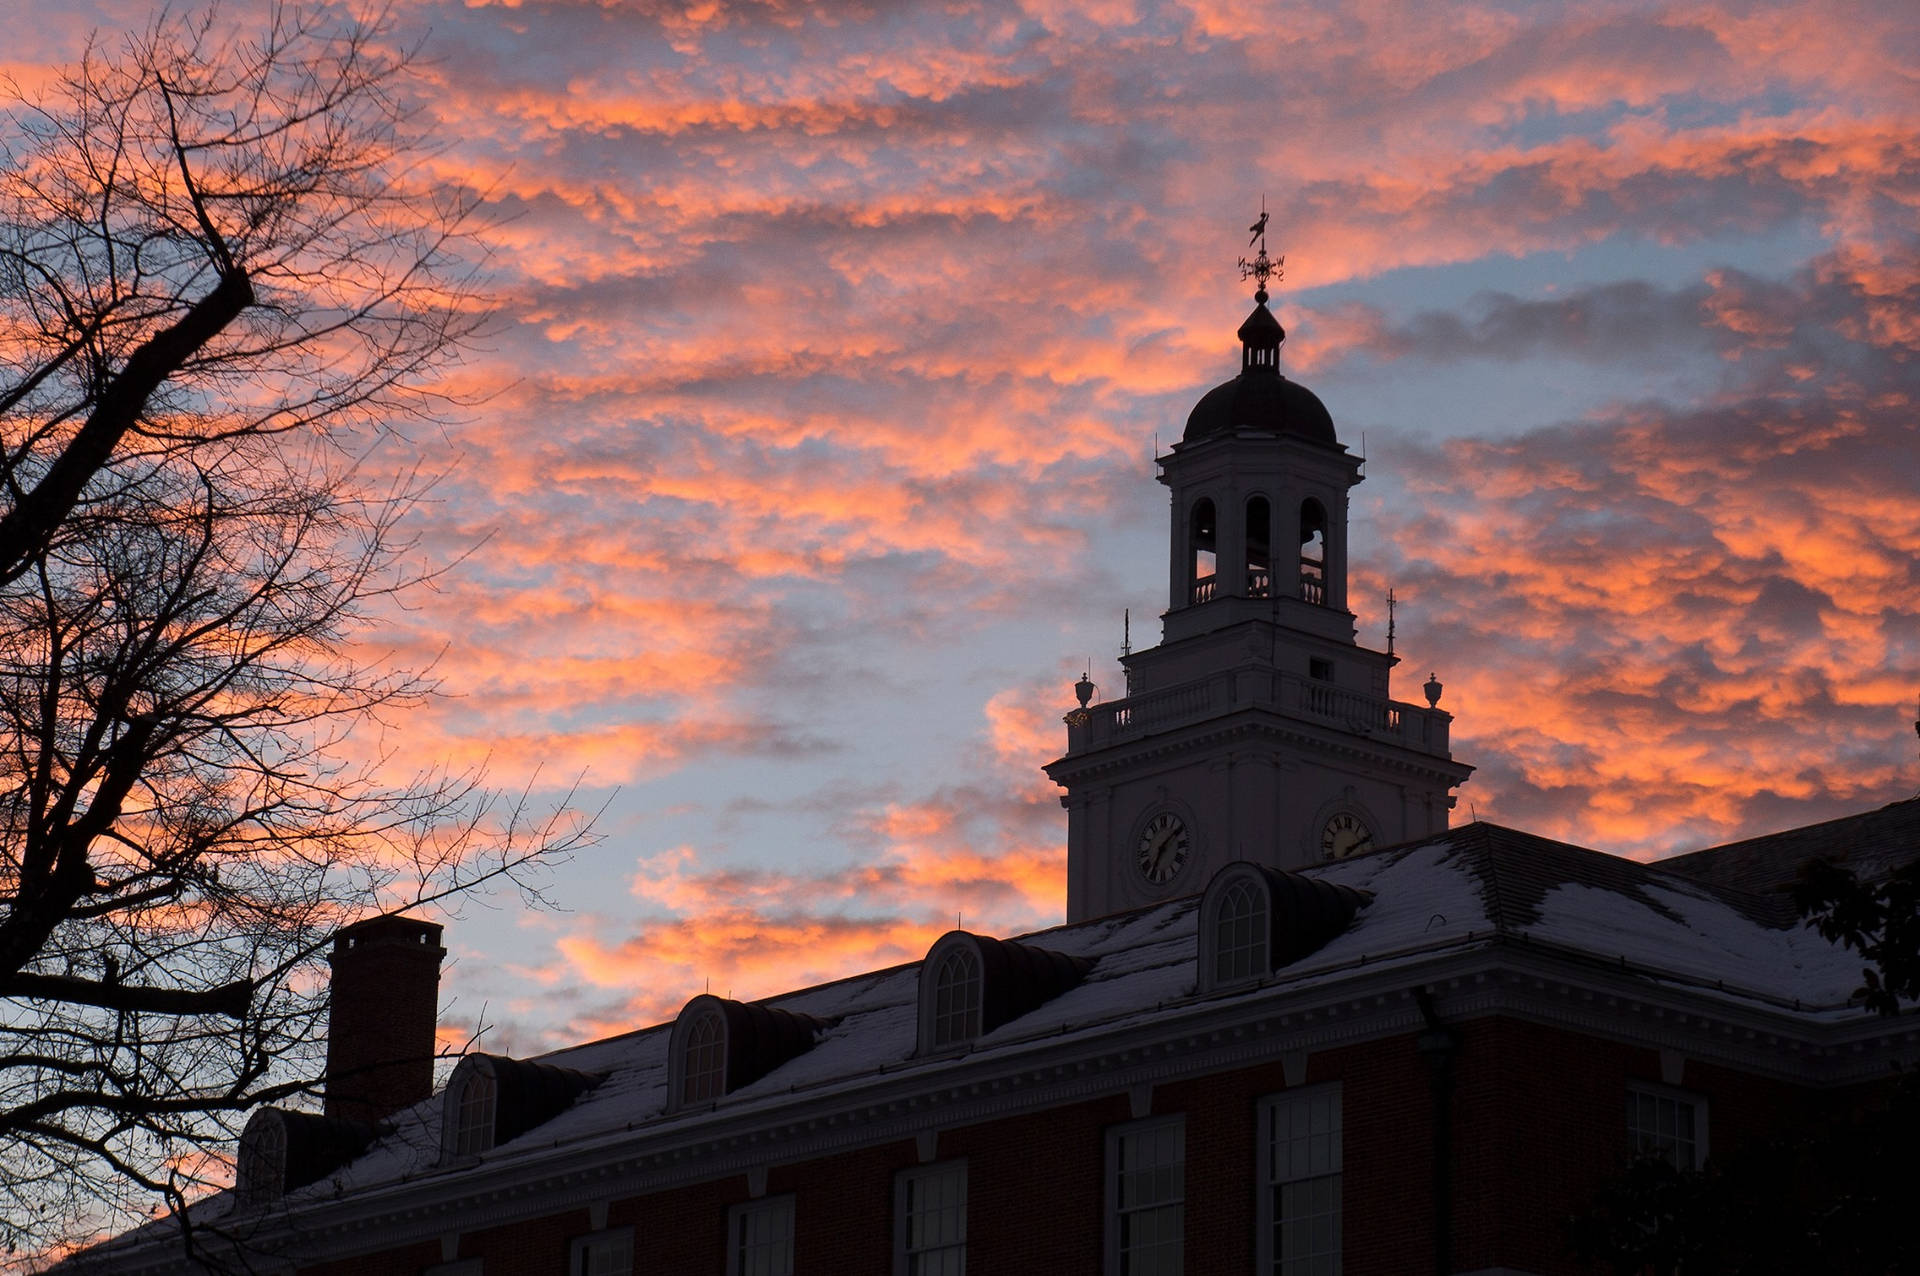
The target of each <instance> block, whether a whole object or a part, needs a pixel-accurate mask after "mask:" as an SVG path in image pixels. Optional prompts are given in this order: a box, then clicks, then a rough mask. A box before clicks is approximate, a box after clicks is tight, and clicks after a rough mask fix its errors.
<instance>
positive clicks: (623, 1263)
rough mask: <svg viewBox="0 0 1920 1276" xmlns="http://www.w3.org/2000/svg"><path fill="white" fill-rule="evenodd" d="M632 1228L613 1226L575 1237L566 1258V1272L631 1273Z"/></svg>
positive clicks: (575, 1275) (583, 1275)
mask: <svg viewBox="0 0 1920 1276" xmlns="http://www.w3.org/2000/svg"><path fill="white" fill-rule="evenodd" d="M632 1272H633V1229H632V1228H631V1227H616V1228H612V1229H610V1230H608V1231H604V1232H595V1233H594V1234H593V1235H591V1236H580V1237H576V1238H575V1239H574V1242H573V1252H572V1253H571V1254H570V1255H569V1256H568V1259H567V1273H568V1276H632Z"/></svg>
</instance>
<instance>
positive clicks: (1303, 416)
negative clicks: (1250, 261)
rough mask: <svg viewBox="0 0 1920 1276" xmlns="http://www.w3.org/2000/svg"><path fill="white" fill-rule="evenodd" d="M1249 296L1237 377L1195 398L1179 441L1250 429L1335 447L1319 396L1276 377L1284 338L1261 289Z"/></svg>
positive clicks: (1337, 442)
mask: <svg viewBox="0 0 1920 1276" xmlns="http://www.w3.org/2000/svg"><path fill="white" fill-rule="evenodd" d="M1262 251H1264V250H1262ZM1253 296H1254V306H1253V313H1252V314H1250V315H1248V316H1247V319H1246V322H1245V323H1243V324H1241V325H1240V332H1239V337H1240V375H1239V376H1237V377H1235V378H1234V379H1233V380H1231V381H1227V382H1223V383H1222V384H1220V385H1217V386H1215V387H1214V388H1213V389H1211V390H1209V391H1207V392H1206V394H1204V395H1203V396H1201V399H1200V402H1199V403H1197V404H1195V405H1194V408H1193V411H1192V412H1191V413H1190V414H1189V415H1188V417H1187V429H1186V433H1185V434H1184V435H1182V436H1181V437H1182V440H1183V441H1184V442H1187V443H1198V442H1199V441H1200V440H1202V439H1210V438H1214V437H1217V436H1220V435H1230V434H1232V433H1234V432H1235V431H1237V430H1251V431H1254V432H1256V433H1260V434H1277V435H1291V436H1293V437H1295V438H1301V439H1306V440H1309V441H1311V442H1314V443H1324V444H1326V445H1327V446H1328V447H1339V446H1340V440H1339V439H1338V438H1337V437H1335V435H1334V432H1333V417H1332V415H1331V414H1330V413H1328V411H1327V407H1326V405H1325V404H1324V403H1322V402H1320V398H1319V396H1318V395H1316V394H1315V393H1314V392H1313V391H1311V390H1309V389H1307V387H1305V386H1303V385H1301V384H1299V383H1298V382H1294V381H1289V380H1287V379H1286V378H1285V377H1283V376H1281V375H1280V343H1281V342H1282V341H1285V340H1286V339H1287V330H1286V329H1285V328H1282V327H1281V326H1280V321H1279V320H1278V319H1276V318H1274V317H1273V312H1272V311H1271V310H1268V309H1267V290H1266V289H1265V288H1262V289H1260V291H1258V292H1256V293H1255V294H1254V295H1253Z"/></svg>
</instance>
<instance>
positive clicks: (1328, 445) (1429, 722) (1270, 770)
mask: <svg viewBox="0 0 1920 1276" xmlns="http://www.w3.org/2000/svg"><path fill="white" fill-rule="evenodd" d="M1264 221H1265V218H1264V216H1263V217H1262V223H1263V224H1264ZM1256 233H1257V232H1256ZM1243 266H1244V267H1245V269H1246V272H1247V273H1248V274H1250V275H1253V276H1255V277H1257V278H1258V280H1259V284H1260V287H1259V290H1258V291H1257V292H1255V293H1254V309H1253V313H1252V314H1250V315H1249V316H1247V320H1246V322H1245V323H1243V324H1241V325H1240V331H1239V337H1240V343H1241V348H1242V349H1241V357H1240V375H1239V376H1237V377H1235V378H1233V380H1231V381H1228V382H1226V383H1225V384H1223V385H1220V386H1216V387H1215V388H1214V389H1212V390H1210V391H1208V392H1207V393H1206V395H1205V396H1203V397H1202V398H1201V400H1200V402H1199V403H1198V404H1197V405H1196V406H1195V407H1194V409H1193V412H1192V414H1191V415H1189V416H1188V418H1187V427H1186V430H1185V432H1184V433H1183V435H1182V437H1181V439H1180V441H1179V442H1177V443H1175V444H1174V445H1173V446H1172V448H1171V449H1170V450H1169V453H1168V455H1166V456H1163V457H1160V458H1159V465H1160V475H1159V478H1160V481H1161V482H1162V483H1164V484H1166V485H1167V487H1168V488H1169V489H1170V491H1171V496H1172V515H1173V517H1172V525H1171V529H1170V532H1171V534H1170V536H1169V549H1170V551H1171V552H1170V556H1169V561H1168V596H1167V610H1166V612H1165V613H1164V614H1163V615H1162V617H1161V624H1162V632H1161V642H1160V645H1159V646H1157V647H1152V648H1148V649H1147V650H1144V651H1139V652H1134V653H1131V654H1129V655H1126V656H1123V657H1122V660H1121V663H1122V664H1123V665H1124V667H1125V668H1126V674H1127V694H1126V695H1125V696H1123V697H1121V698H1120V699H1118V700H1109V701H1104V702H1101V703H1098V704H1095V703H1090V701H1091V698H1092V697H1091V692H1092V690H1093V688H1092V685H1091V684H1090V683H1088V682H1085V681H1083V682H1082V683H1081V684H1080V687H1079V691H1080V694H1081V707H1080V708H1079V709H1076V710H1075V711H1074V712H1072V713H1070V714H1068V715H1067V752H1066V754H1065V756H1063V757H1061V758H1059V759H1058V760H1056V761H1054V762H1052V763H1049V764H1048V766H1047V768H1046V770H1047V774H1048V776H1050V777H1051V778H1052V779H1053V780H1054V782H1055V783H1057V784H1059V785H1060V786H1061V787H1062V788H1063V789H1065V790H1066V793H1065V795H1064V796H1063V797H1062V798H1061V799H1060V801H1061V804H1062V805H1063V806H1065V807H1066V808H1067V920H1068V921H1069V922H1077V921H1082V920H1085V919H1087V918H1090V917H1099V916H1103V915H1104V914H1107V913H1110V912H1115V911H1118V910H1120V909H1124V908H1133V907H1137V906H1139V905H1142V904H1149V903H1152V902H1154V901H1156V900H1160V899H1165V898H1169V897H1171V896H1175V895H1188V894H1192V893H1194V892H1197V891H1199V890H1202V889H1203V888H1204V887H1205V886H1206V884H1207V880H1208V879H1209V878H1210V877H1211V876H1212V875H1213V873H1214V872H1215V871H1216V870H1218V869H1219V868H1220V867H1221V866H1223V865H1225V864H1228V863H1230V862H1232V861H1234V860H1254V861H1258V862H1260V863H1264V864H1270V865H1273V866H1274V867H1276V868H1295V867H1299V866H1301V865H1304V864H1310V863H1314V862H1316V861H1319V860H1323V859H1329V858H1337V857H1341V856H1345V855H1352V854H1357V853H1359V852H1361V851H1365V850H1368V849H1371V848H1372V847H1375V846H1385V845H1388V844H1391V843H1394V842H1400V841H1405V840H1408V839H1410V838H1417V837H1424V836H1427V835H1428V834H1432V833H1437V832H1439V831H1441V830H1442V829H1444V828H1446V827H1447V813H1448V811H1449V810H1450V809H1451V808H1452V806H1453V801H1454V800H1453V797H1452V794H1451V792H1450V790H1451V789H1452V788H1453V787H1454V786H1455V785H1457V784H1459V783H1460V782H1461V781H1463V780H1465V779H1466V778H1467V776H1468V775H1469V774H1470V773H1471V772H1472V770H1473V768H1472V767H1469V766H1466V765H1464V764H1462V763H1459V762H1455V761H1454V760H1453V757H1452V755H1451V754H1450V753H1449V752H1448V741H1447V734H1448V727H1449V724H1451V722H1452V721H1453V719H1452V716H1451V715H1450V714H1448V713H1446V712H1444V711H1443V710H1441V709H1440V708H1439V700H1440V691H1441V687H1440V683H1439V682H1438V680H1436V679H1429V680H1428V682H1427V684H1426V687H1425V692H1426V700H1427V703H1426V705H1424V706H1416V705H1413V704H1404V703H1401V702H1399V701H1397V700H1394V699H1393V698H1392V696H1391V694H1390V692H1389V689H1388V679H1389V676H1390V675H1391V673H1392V671H1393V667H1394V666H1395V665H1396V664H1397V663H1399V660H1398V657H1396V656H1394V655H1393V654H1392V653H1391V652H1390V651H1388V652H1379V651H1373V650H1370V649H1368V648H1366V647H1362V646H1360V645H1359V643H1358V642H1357V641H1356V640H1355V629H1354V617H1353V613H1352V612H1351V611H1349V610H1348V609H1347V561H1348V560H1347V551H1348V545H1347V493H1348V490H1349V489H1351V488H1352V487H1353V486H1354V485H1355V484H1356V483H1358V482H1360V480H1361V473H1360V458H1358V457H1356V456H1354V455H1353V454H1352V453H1351V452H1349V451H1347V449H1346V447H1345V446H1343V445H1342V444H1341V442H1340V440H1339V438H1338V437H1337V436H1336V435H1335V433H1334V428H1333V418H1332V417H1331V416H1330V415H1329V414H1328V412H1327V409H1326V407H1325V406H1324V405H1323V404H1322V403H1321V402H1320V400H1319V398H1318V397H1317V396H1315V395H1314V393H1313V392H1312V391H1310V390H1308V389H1307V388H1306V387H1305V386H1302V385H1299V384H1298V383H1296V382H1293V381H1289V380H1288V379H1287V378H1285V377H1283V376H1281V375H1280V368H1279V355H1280V343H1281V342H1282V341H1284V340H1285V339H1286V332H1285V330H1284V329H1282V328H1281V326H1280V322H1279V320H1277V319H1275V318H1274V316H1273V313H1272V312H1271V311H1270V310H1268V309H1267V300H1268V296H1267V290H1266V282H1267V279H1268V278H1269V277H1271V276H1272V275H1274V274H1276V273H1277V271H1278V263H1277V262H1273V261H1271V260H1270V259H1269V258H1268V257H1267V253H1266V246H1265V243H1264V242H1262V244H1261V247H1260V252H1259V255H1258V256H1257V257H1256V258H1254V260H1253V261H1252V262H1246V263H1243ZM1389 646H1391V643H1389Z"/></svg>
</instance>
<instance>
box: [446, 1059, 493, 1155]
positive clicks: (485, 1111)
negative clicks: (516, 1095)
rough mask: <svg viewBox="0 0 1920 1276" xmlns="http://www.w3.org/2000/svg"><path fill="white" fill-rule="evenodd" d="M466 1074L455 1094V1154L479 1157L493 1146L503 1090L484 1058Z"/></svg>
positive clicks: (476, 1061) (477, 1061)
mask: <svg viewBox="0 0 1920 1276" xmlns="http://www.w3.org/2000/svg"><path fill="white" fill-rule="evenodd" d="M466 1072H467V1075H466V1077H465V1079H464V1080H463V1081H462V1083H461V1085H460V1088H459V1090H458V1091H456V1092H455V1094H454V1104H453V1154H454V1155H455V1156H478V1155H479V1154H480V1153H482V1152H485V1151H486V1150H487V1149H488V1148H491V1147H492V1146H493V1113H494V1102H495V1100H496V1098H497V1097H498V1095H499V1087H498V1086H497V1085H496V1084H495V1083H494V1079H493V1070H492V1068H490V1067H488V1066H487V1063H486V1060H484V1059H476V1060H475V1062H474V1066H472V1067H470V1068H468V1069H467V1070H466Z"/></svg>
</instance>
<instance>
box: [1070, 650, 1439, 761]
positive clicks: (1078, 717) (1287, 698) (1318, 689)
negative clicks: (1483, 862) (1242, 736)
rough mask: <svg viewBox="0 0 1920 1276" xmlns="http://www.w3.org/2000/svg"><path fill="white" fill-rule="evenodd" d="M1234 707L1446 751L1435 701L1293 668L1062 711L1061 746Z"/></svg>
mask: <svg viewBox="0 0 1920 1276" xmlns="http://www.w3.org/2000/svg"><path fill="white" fill-rule="evenodd" d="M1241 709H1265V710H1268V711H1271V712H1277V713H1280V714H1283V715H1285V716H1287V717H1290V718H1298V719H1302V720H1305V721H1310V722H1321V723H1325V724H1327V725H1329V726H1337V727H1339V728H1341V729H1343V730H1346V731H1351V732H1355V733H1357V734H1361V735H1365V736H1369V737H1371V738H1373V739H1377V740H1382V741H1384V742H1387V743H1391V744H1398V745H1401V746H1402V747H1404V748H1408V749H1412V750H1414V751H1415V752H1417V753H1426V754H1437V755H1440V756H1443V757H1444V756H1446V754H1447V748H1448V739H1447V737H1448V734H1449V733H1448V729H1447V728H1448V724H1449V722H1450V721H1451V719H1450V717H1449V716H1448V715H1447V714H1446V713H1444V712H1442V711H1440V710H1439V709H1429V708H1425V707H1423V706H1420V705H1411V704H1405V703H1402V702H1401V701H1398V700H1384V699H1381V698H1379V697H1377V696H1371V695H1368V694H1366V693H1365V692H1361V691H1353V690H1350V689H1348V688H1346V687H1336V686H1334V685H1333V684H1332V683H1330V682H1323V681H1321V680H1320V679H1317V678H1303V677H1301V676H1300V675H1299V674H1291V673H1278V672H1272V673H1260V674H1254V673H1251V672H1249V671H1247V670H1232V669H1228V670H1222V671H1220V672H1218V673H1215V674H1211V675H1209V676H1207V677H1205V678H1200V679H1196V680H1195V681H1193V682H1190V683H1186V684H1184V685H1182V686H1178V687H1169V688H1167V689H1165V690H1163V691H1150V692H1146V693H1144V694H1142V695H1138V696H1127V697H1126V698H1124V699H1121V700H1109V701H1108V702H1106V703H1105V704H1095V705H1089V706H1087V708H1085V709H1083V710H1076V711H1075V712H1074V713H1073V714H1071V715H1069V716H1068V719H1067V750H1068V752H1070V753H1078V752H1080V751H1082V750H1085V749H1096V748H1100V747H1103V746H1105V745H1109V744H1114V743H1117V742H1119V741H1121V740H1127V739H1132V738H1136V737H1138V736H1143V735H1150V734H1152V733H1153V732H1156V731H1165V730H1170V729H1172V728H1175V727H1179V726H1182V725H1184V724H1186V723H1189V722H1196V721H1201V720H1204V719H1207V718H1216V717H1221V716H1223V715H1226V714H1229V713H1233V712H1236V711H1238V710H1241Z"/></svg>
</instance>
